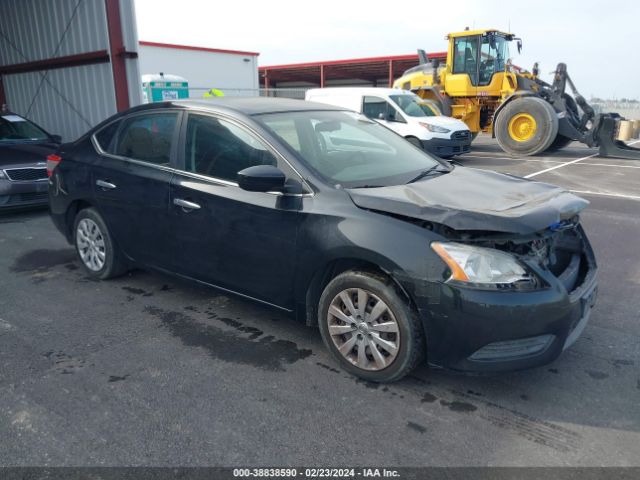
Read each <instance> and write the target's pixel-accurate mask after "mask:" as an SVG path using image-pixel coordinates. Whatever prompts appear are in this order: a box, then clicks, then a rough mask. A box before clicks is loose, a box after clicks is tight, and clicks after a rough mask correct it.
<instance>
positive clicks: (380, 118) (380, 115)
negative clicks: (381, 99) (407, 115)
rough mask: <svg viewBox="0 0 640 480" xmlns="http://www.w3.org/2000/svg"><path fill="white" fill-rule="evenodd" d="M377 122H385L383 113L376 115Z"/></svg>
mask: <svg viewBox="0 0 640 480" xmlns="http://www.w3.org/2000/svg"><path fill="white" fill-rule="evenodd" d="M378 120H386V117H385V115H384V113H379V114H378Z"/></svg>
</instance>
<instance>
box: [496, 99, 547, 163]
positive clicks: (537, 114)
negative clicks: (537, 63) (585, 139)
mask: <svg viewBox="0 0 640 480" xmlns="http://www.w3.org/2000/svg"><path fill="white" fill-rule="evenodd" d="M495 134H496V139H497V140H498V144H499V145H500V147H501V148H502V150H504V151H505V152H507V153H508V154H510V155H514V156H518V155H536V154H538V153H540V152H544V151H545V150H546V149H547V148H549V146H550V145H551V144H552V143H553V141H554V140H555V139H556V136H557V135H558V115H557V114H556V112H555V111H554V110H553V107H552V106H551V105H550V104H549V103H547V102H546V101H544V100H543V99H542V98H539V97H521V98H516V99H515V100H512V101H511V102H509V103H508V104H507V105H506V106H505V107H504V109H503V110H502V111H501V112H500V113H499V114H498V118H497V119H496V122H495Z"/></svg>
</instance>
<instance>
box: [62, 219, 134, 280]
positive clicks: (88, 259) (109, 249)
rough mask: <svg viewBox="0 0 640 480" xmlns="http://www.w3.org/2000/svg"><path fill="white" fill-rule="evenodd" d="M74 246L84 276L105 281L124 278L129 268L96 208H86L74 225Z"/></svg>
mask: <svg viewBox="0 0 640 480" xmlns="http://www.w3.org/2000/svg"><path fill="white" fill-rule="evenodd" d="M73 244H74V246H75V248H76V253H77V254H78V259H79V260H80V264H81V265H82V268H83V269H84V271H85V273H86V274H87V275H88V276H90V277H92V278H96V279H100V280H106V279H108V278H114V277H117V276H119V275H122V274H123V273H125V272H126V271H127V265H126V263H125V262H124V260H123V259H122V254H121V253H120V252H119V251H118V248H117V247H116V245H115V243H114V241H113V238H112V237H111V234H110V233H109V229H108V228H107V225H106V224H105V222H104V220H103V219H102V217H101V216H100V214H99V213H98V212H97V210H96V209H94V208H85V209H83V210H80V211H79V212H78V214H77V215H76V218H75V221H74V223H73Z"/></svg>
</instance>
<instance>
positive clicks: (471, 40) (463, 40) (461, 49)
mask: <svg viewBox="0 0 640 480" xmlns="http://www.w3.org/2000/svg"><path fill="white" fill-rule="evenodd" d="M477 62H478V37H474V36H471V37H458V38H456V39H455V40H454V48H453V73H466V74H468V75H469V77H470V78H471V84H472V85H477V83H478V79H477V76H478V75H477V74H478V63H477Z"/></svg>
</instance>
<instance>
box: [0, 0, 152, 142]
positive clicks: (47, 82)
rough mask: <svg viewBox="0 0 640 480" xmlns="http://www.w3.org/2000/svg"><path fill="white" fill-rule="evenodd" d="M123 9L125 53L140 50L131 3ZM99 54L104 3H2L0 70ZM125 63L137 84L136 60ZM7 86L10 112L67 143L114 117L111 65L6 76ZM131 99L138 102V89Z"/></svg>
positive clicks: (104, 39) (105, 46)
mask: <svg viewBox="0 0 640 480" xmlns="http://www.w3.org/2000/svg"><path fill="white" fill-rule="evenodd" d="M120 6H121V17H122V18H123V35H124V37H125V41H126V46H127V49H128V50H129V51H137V38H136V37H137V35H136V33H135V16H134V13H133V12H134V11H133V8H134V7H133V2H132V1H130V0H120ZM131 30H133V31H131ZM132 38H133V40H131V39H132ZM132 41H133V42H134V43H133V44H131V42H132ZM99 50H109V37H108V30H107V20H106V11H105V2H104V0H0V66H2V65H13V64H19V63H26V62H34V61H38V60H45V59H50V58H56V57H63V56H68V55H77V54H82V53H86V52H93V51H99ZM127 63H128V66H127V70H128V73H131V74H132V75H135V76H133V78H130V80H129V83H130V85H131V84H139V74H138V73H137V60H135V59H130V60H127ZM3 83H4V88H5V94H6V97H7V103H8V105H9V108H11V109H12V110H13V111H15V112H17V113H20V114H22V115H25V116H27V117H29V118H31V119H33V120H34V121H35V122H36V123H39V124H40V125H42V126H43V127H44V128H45V129H47V130H49V131H50V132H51V133H55V134H59V135H62V137H63V139H64V140H65V141H68V140H72V139H75V138H77V137H78V136H80V135H81V134H83V133H84V132H86V131H87V130H88V129H89V128H90V127H92V126H93V125H95V124H96V123H99V122H100V121H102V120H103V119H105V118H107V117H109V116H110V115H112V114H114V113H115V112H116V103H115V93H114V84H113V73H112V69H111V64H110V63H101V64H95V65H88V66H79V67H70V68H61V69H55V70H48V71H37V72H30V73H20V74H10V75H3ZM137 88H138V90H139V88H140V87H139V86H138V87H137ZM130 97H132V98H130V101H131V103H132V104H133V105H135V104H137V103H139V102H140V94H139V93H138V91H137V90H135V89H134V90H133V91H132V90H130Z"/></svg>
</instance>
